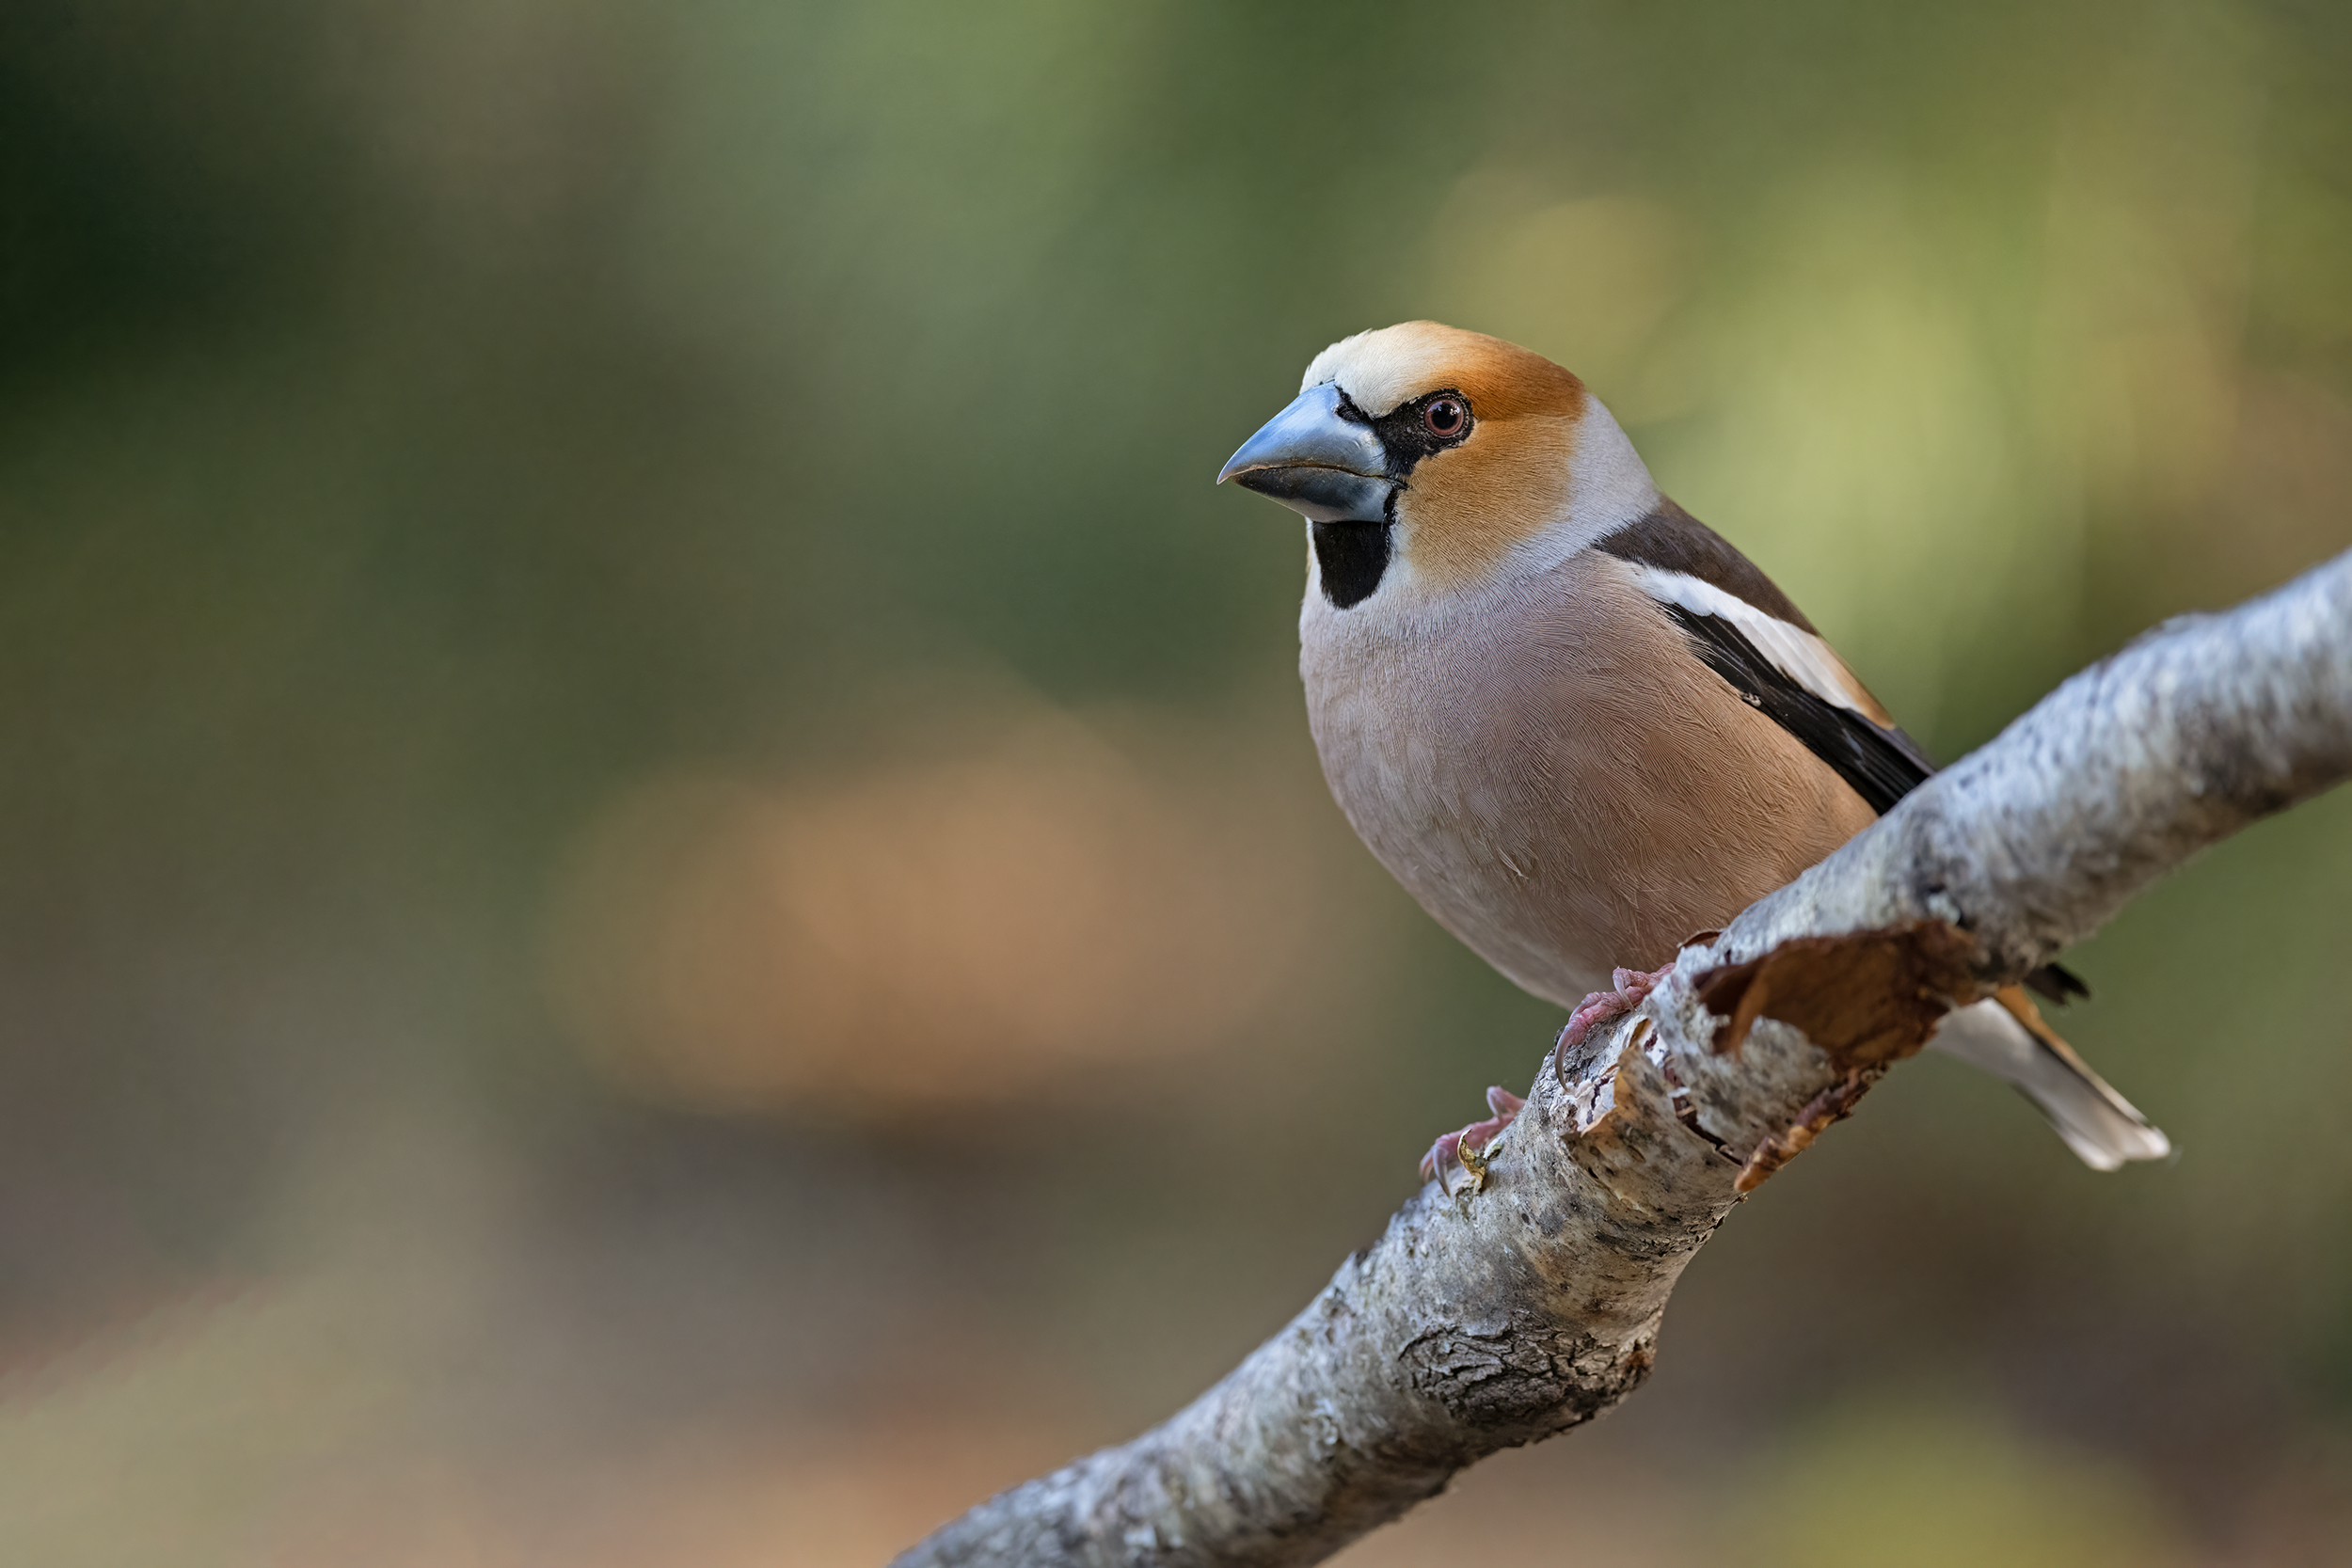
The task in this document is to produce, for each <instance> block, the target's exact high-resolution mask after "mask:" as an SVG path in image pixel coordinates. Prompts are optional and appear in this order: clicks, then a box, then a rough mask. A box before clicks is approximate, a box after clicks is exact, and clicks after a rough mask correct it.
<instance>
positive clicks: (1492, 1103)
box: [1421, 1084, 1527, 1196]
mask: <svg viewBox="0 0 2352 1568" xmlns="http://www.w3.org/2000/svg"><path fill="white" fill-rule="evenodd" d="M1526 1107H1527V1101H1524V1100H1521V1099H1520V1098H1519V1097H1518V1095H1515V1094H1513V1093H1512V1092H1511V1091H1510V1090H1509V1089H1506V1088H1504V1087H1503V1086H1502V1085H1500V1084H1497V1085H1495V1086H1494V1087H1492V1088H1490V1089H1488V1090H1487V1091H1486V1109H1488V1110H1489V1111H1492V1112H1493V1113H1494V1115H1493V1116H1491V1117H1487V1118H1486V1120H1485V1121H1473V1122H1471V1123H1470V1125H1469V1126H1468V1127H1465V1128H1463V1129H1462V1130H1461V1131H1460V1132H1448V1133H1447V1134H1446V1135H1445V1136H1443V1137H1441V1138H1439V1139H1438V1141H1437V1142H1436V1143H1434V1144H1431V1145H1430V1146H1429V1152H1428V1153H1426V1154H1424V1155H1422V1157H1421V1178H1422V1180H1424V1181H1429V1180H1435V1181H1436V1182H1437V1183H1438V1190H1439V1191H1441V1192H1444V1193H1446V1194H1447V1195H1448V1196H1452V1193H1453V1189H1452V1188H1451V1187H1449V1186H1448V1185H1447V1180H1448V1179H1449V1178H1450V1177H1451V1176H1452V1175H1453V1172H1454V1166H1455V1165H1457V1164H1458V1165H1460V1166H1461V1167H1462V1168H1463V1169H1464V1170H1466V1171H1468V1172H1470V1191H1472V1192H1478V1191H1480V1190H1482V1189H1483V1188H1485V1186H1486V1146H1487V1145H1488V1144H1490V1143H1492V1142H1494V1140H1495V1139H1497V1138H1499V1137H1501V1136H1502V1130H1503V1129H1504V1128H1506V1127H1508V1126H1510V1125H1511V1122H1512V1120H1513V1118H1515V1117H1518V1114H1519V1112H1521V1111H1522V1110H1524V1109H1526Z"/></svg>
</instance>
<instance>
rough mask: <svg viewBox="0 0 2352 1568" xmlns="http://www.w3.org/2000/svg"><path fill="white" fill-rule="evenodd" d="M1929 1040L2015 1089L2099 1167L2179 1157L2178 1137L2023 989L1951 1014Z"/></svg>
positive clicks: (2010, 990) (2008, 990) (2070, 1144)
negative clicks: (2088, 1057) (2087, 1056)
mask: <svg viewBox="0 0 2352 1568" xmlns="http://www.w3.org/2000/svg"><path fill="white" fill-rule="evenodd" d="M1929 1043H1930V1044H1931V1045H1933V1046H1934V1047H1935V1048H1936V1049H1937V1050H1939V1051H1942V1052H1944V1053H1946V1054H1947V1055H1952V1056H1957V1057H1959V1058H1960V1059H1961V1060H1962V1061H1963V1062H1966V1063H1968V1064H1969V1065H1970V1066H1972V1067H1979V1068H1982V1069H1984V1070H1985V1071H1987V1072H1989V1073H1991V1074H1993V1075H1994V1077H1995V1078H1999V1079H2001V1080H2002V1081H2004V1082H2005V1083H2008V1084H2010V1085H2015V1087H2016V1088H2017V1090H2018V1092H2019V1093H2021V1094H2023V1095H2024V1096H2025V1097H2026V1099H2027V1100H2030V1101H2033V1102H2034V1104H2035V1105H2037V1106H2039V1107H2040V1108H2041V1111H2042V1115H2043V1116H2045V1117H2049V1118H2050V1125H2051V1126H2052V1127H2055V1128H2057V1129H2058V1136H2059V1137H2061V1138H2064V1139H2065V1140H2066V1147H2067V1148H2071V1149H2073V1150H2074V1152H2075V1154H2076V1155H2078V1156H2080V1158H2081V1160H2082V1163H2083V1164H2086V1165H2089V1166H2090V1167H2091V1168H2092V1169H2093V1170H2113V1169H2115V1168H2116V1167H2117V1166H2118V1165H2121V1164H2123V1163H2124V1162H2125V1161H2127V1160H2161V1159H2163V1158H2164V1157H2165V1156H2166V1155H2168V1154H2170V1153H2171V1152H2172V1142H2171V1140H2170V1139H2169V1138H2167V1137H2166V1136H2165V1135H2164V1134H2163V1133H2162V1132H2159V1131H2157V1130H2156V1129H2155V1128H2153V1127H2152V1126H2150V1125H2149V1123H2148V1118H2147V1117H2143V1116H2141V1115H2140V1114H2139V1112H2138V1111H2137V1110H2136V1109H2134V1108H2133V1105H2132V1102H2131V1101H2128V1100H2126V1099H2124V1098H2123V1097H2122V1095H2120V1094H2118V1093H2116V1092H2115V1090H2114V1089H2112V1088H2110V1087H2108V1085H2107V1083H2106V1080H2105V1079H2103V1078H2101V1077H2100V1076H2099V1075H2098V1074H2097V1073H2095V1072H2093V1071H2091V1070H2090V1066H2089V1064H2087V1063H2086V1062H2084V1060H2083V1059H2082V1058H2081V1057H2080V1056H2077V1055H2075V1054H2074V1047H2073V1046H2071V1045H2068V1044H2067V1043H2066V1042H2065V1041H2064V1040H2062V1039H2060V1038H2059V1037H2058V1031H2056V1030H2055V1029H2052V1028H2051V1027H2050V1026H2049V1025H2048V1024H2047V1023H2044V1022H2042V1013H2041V1010H2040V1009H2038V1008H2037V1007H2035V1006H2034V1005H2033V1002H2032V999H2031V998H2029V997H2027V996H2026V993H2025V991H2024V990H2021V989H2020V988H2018V987H2016V986H2010V987H2007V988H2005V989H2004V990H2000V991H1997V992H1995V993H1994V995H1993V996H1992V997H1990V998H1988V999H1987V1000H1985V1001H1982V1002H1979V1003H1977V1004H1976V1005H1975V1006H1967V1007H1962V1008H1960V1009H1959V1010H1957V1011H1955V1012H1952V1013H1949V1014H1947V1015H1946V1017H1945V1020H1944V1023H1943V1026H1942V1027H1941V1028H1939V1029H1937V1030H1936V1032H1935V1038H1934V1039H1932V1040H1931V1041H1930V1042H1929Z"/></svg>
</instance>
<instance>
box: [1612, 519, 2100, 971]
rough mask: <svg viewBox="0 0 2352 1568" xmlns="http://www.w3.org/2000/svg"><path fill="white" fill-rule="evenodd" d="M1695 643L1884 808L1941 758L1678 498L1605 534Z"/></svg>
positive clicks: (1743, 692) (1712, 665) (1747, 694)
mask: <svg viewBox="0 0 2352 1568" xmlns="http://www.w3.org/2000/svg"><path fill="white" fill-rule="evenodd" d="M1597 547H1598V548H1599V549H1601V550H1603V551H1605V552H1606V553H1608V554H1610V555H1613V556H1615V557H1616V558H1617V559H1618V560H1620V561H1622V562H1625V563H1626V565H1627V566H1628V567H1629V568H1630V569H1631V571H1632V574H1633V578H1634V580H1635V582H1636V583H1638V584H1639V585H1640V587H1641V588H1642V590H1643V592H1644V593H1645V594H1648V595H1649V596H1650V597H1651V598H1652V599H1654V600H1656V601H1657V602H1658V605H1659V608H1660V609H1661V610H1664V611H1665V613H1666V615H1667V617H1668V619H1670V620H1672V621H1673V622H1674V623H1675V624H1676V625H1677V626H1679V627H1681V628H1682V631H1683V633H1684V635H1685V636H1687V637H1689V638H1690V640H1691V646H1692V652H1694V653H1696V654H1697V655H1698V656H1699V657H1700V658H1701V659H1702V660H1704V661H1705V663H1706V664H1707V666H1708V668H1709V669H1710V670H1713V671H1714V672H1715V673H1717V674H1719V675H1721V676H1722V677H1723V678H1724V680H1725V681H1728V682H1729V683H1730V684H1731V686H1732V688H1733V689H1735V690H1737V691H1738V692H1739V693H1740V696H1741V697H1742V698H1744V699H1745V700H1746V701H1747V703H1748V704H1749V705H1751V706H1753V707H1755V708H1756V710H1757V711H1759V712H1761V713H1762V714H1764V716H1765V717H1767V718H1769V719H1771V720H1772V721H1773V722H1774V723H1777V724H1778V725H1780V727H1781V728H1783V729H1785V730H1787V731H1788V733H1789V734H1790V735H1792V736H1795V737H1796V738H1797V739H1798V740H1799V741H1801V742H1803V743H1804V747H1805V749H1806V750H1807V751H1809V752H1812V753H1813V754H1814V755H1815V756H1817V757H1820V759H1821V760H1822V761H1823V762H1825V763H1827V764H1828V765H1829V766H1830V767H1831V768H1836V770H1837V775H1838V777H1840V778H1842V779H1844V780H1845V781H1846V783H1847V784H1850V785H1851V786H1852V788H1853V791H1854V793H1855V794H1857V795H1859V796H1861V797H1862V798H1863V800H1867V802H1869V806H1870V809H1871V810H1872V811H1875V812H1877V813H1879V814H1880V815H1881V816H1884V815H1885V814H1886V812H1887V811H1888V810H1890V809H1891V808H1892V807H1893V806H1894V804H1895V802H1896V801H1898V800H1901V799H1902V798H1903V797H1904V796H1906V795H1908V794H1910V793H1911V792H1912V791H1913V790H1915V789H1916V788H1918V787H1919V785H1920V784H1924V783H1926V782H1927V780H1928V778H1929V776H1930V775H1931V774H1932V773H1934V771H1935V764H1934V763H1932V762H1931V761H1929V760H1928V754H1927V752H1925V751H1923V750H1921V748H1920V746H1919V743H1918V742H1917V741H1915V740H1914V739H1912V738H1911V736H1908V735H1905V734H1904V733H1903V731H1902V729H1901V727H1900V726H1899V725H1898V724H1897V723H1896V722H1895V720H1894V717H1893V715H1891V714H1889V713H1888V712H1887V711H1886V709H1885V708H1884V706H1883V705H1881V704H1880V702H1879V700H1878V699H1877V698H1876V697H1873V696H1871V695H1870V691H1869V689H1868V688H1867V687H1865V686H1864V685H1863V684H1862V682H1861V681H1860V680H1858V679H1856V678H1855V676H1854V673H1853V672H1852V671H1851V670H1849V669H1847V668H1846V661H1845V660H1844V659H1842V658H1839V657H1837V653H1836V649H1834V648H1832V647H1831V646H1830V645H1829V644H1828V643H1827V642H1825V641H1822V640H1821V637H1820V633H1818V632H1816V631H1815V630H1814V629H1813V624H1812V623H1811V622H1810V621H1807V620H1806V619H1805V618H1804V614H1803V613H1802V612H1801V611H1799V610H1798V609H1797V607H1796V606H1795V605H1793V604H1791V603H1790V602H1789V600H1788V595H1787V594H1783V593H1782V592H1781V591H1780V589H1779V587H1778V586H1777V585H1775V584H1774V583H1773V581H1772V578H1768V577H1766V576H1765V575H1764V573H1763V572H1762V571H1761V570H1760V569H1759V568H1758V567H1757V566H1756V563H1755V562H1751V561H1750V560H1748V558H1747V557H1746V556H1744V555H1741V554H1740V552H1739V551H1738V550H1737V549H1736V548H1734V547H1733V546H1731V545H1730V543H1729V542H1727V541H1726V540H1724V538H1723V536H1722V535H1720V534H1718V533H1717V532H1715V531H1714V530H1712V529H1710V528H1708V526H1707V525H1706V524H1704V523H1702V522H1700V521H1699V520H1698V519H1697V518H1695V517H1693V516H1692V515H1690V514H1689V513H1687V512H1685V511H1683V510H1682V508H1680V507H1678V506H1677V505H1675V504H1674V502H1672V501H1669V500H1661V501H1660V503H1659V505H1658V507H1657V508H1656V509H1655V510H1654V511H1652V512H1651V513H1650V514H1649V515H1646V516H1645V517H1643V518H1642V519H1641V520H1640V521H1638V522H1636V523H1633V524H1630V525H1629V526H1627V527H1625V528H1621V529H1618V530H1617V531H1614V532H1613V533H1610V534H1608V535H1606V536H1605V537H1603V538H1601V539H1600V540H1598V541H1597ZM2026 984H2027V985H2028V986H2030V987H2032V988H2033V989H2034V990H2036V991H2037V992H2039V993H2041V994H2042V996H2043V997H2045V998H2047V999H2048V1000H2050V1001H2053V1002H2064V1001H2066V1000H2067V999H2068V998H2069V997H2071V996H2088V995H2090V988H2089V987H2088V986H2086V985H2084V984H2083V983H2082V981H2081V980H2080V979H2079V978H2077V977H2076V976H2075V975H2074V974H2070V973H2069V972H2068V971H2066V970H2065V969H2062V968H2060V967H2059V966H2058V965H2057V964H2049V965H2046V966H2044V967H2043V968H2042V969H2039V970H2036V971H2035V972H2034V973H2033V974H2031V975H2029V976H2027V977H2026Z"/></svg>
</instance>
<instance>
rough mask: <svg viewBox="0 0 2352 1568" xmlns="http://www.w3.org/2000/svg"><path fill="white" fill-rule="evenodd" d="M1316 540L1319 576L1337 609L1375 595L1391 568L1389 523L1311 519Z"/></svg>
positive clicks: (1316, 565) (1325, 593)
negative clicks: (1330, 521) (1376, 589)
mask: <svg viewBox="0 0 2352 1568" xmlns="http://www.w3.org/2000/svg"><path fill="white" fill-rule="evenodd" d="M1307 526H1308V528H1309V529H1310V530H1311V531H1312V532H1313V535H1314V542H1315V576H1316V577H1317V578H1319V579H1320V580H1321V581H1322V583H1323V596H1324V597H1325V598H1327V599H1328V600H1330V601H1331V604H1332V607H1333V608H1334V609H1337V610H1345V609H1347V608H1348V607H1349V606H1351V605H1359V604H1361V603H1363V602H1364V601H1365V600H1366V599H1368V598H1370V597H1372V591H1373V590H1374V589H1375V588H1377V587H1379V586H1380V579H1381V578H1384V577H1386V576H1387V575H1388V572H1389V525H1388V524H1386V523H1310V524H1308V525H1307Z"/></svg>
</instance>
